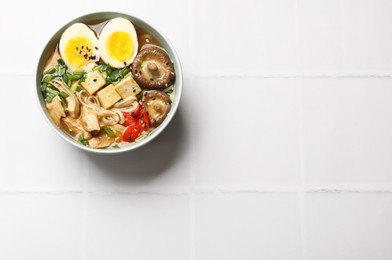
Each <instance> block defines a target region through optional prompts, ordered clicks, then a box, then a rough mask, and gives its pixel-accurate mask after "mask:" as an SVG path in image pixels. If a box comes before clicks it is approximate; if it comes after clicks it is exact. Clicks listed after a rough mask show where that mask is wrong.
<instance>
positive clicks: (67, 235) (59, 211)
mask: <svg viewBox="0 0 392 260" xmlns="http://www.w3.org/2000/svg"><path fill="white" fill-rule="evenodd" d="M0 208H1V210H0V230H1V232H0V259H7V260H8V259H10V260H25V259H41V260H52V259H61V260H66V259H81V256H82V246H81V243H82V200H81V195H78V194H28V193H22V194H0Z"/></svg>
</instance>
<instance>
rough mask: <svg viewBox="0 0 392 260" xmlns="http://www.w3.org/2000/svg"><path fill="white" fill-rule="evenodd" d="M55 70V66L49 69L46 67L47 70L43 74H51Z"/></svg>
mask: <svg viewBox="0 0 392 260" xmlns="http://www.w3.org/2000/svg"><path fill="white" fill-rule="evenodd" d="M55 72H56V68H51V69H48V70H47V71H45V72H44V74H53V73H55Z"/></svg>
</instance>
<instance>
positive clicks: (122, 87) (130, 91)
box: [114, 76, 142, 99]
mask: <svg viewBox="0 0 392 260" xmlns="http://www.w3.org/2000/svg"><path fill="white" fill-rule="evenodd" d="M114 89H115V90H116V91H117V93H118V94H120V96H121V97H122V98H124V99H125V98H127V97H129V96H136V95H137V94H139V93H140V91H142V90H141V88H140V87H139V85H138V84H137V83H136V81H135V80H133V78H132V77H131V76H130V77H128V78H126V79H123V80H121V81H120V82H119V83H118V84H117V85H116V86H115V87H114Z"/></svg>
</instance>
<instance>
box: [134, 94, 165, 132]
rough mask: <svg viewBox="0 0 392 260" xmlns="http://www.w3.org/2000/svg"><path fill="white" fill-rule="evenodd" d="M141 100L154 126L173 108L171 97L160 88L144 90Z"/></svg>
mask: <svg viewBox="0 0 392 260" xmlns="http://www.w3.org/2000/svg"><path fill="white" fill-rule="evenodd" d="M141 102H142V106H143V108H144V110H146V112H147V114H148V117H149V119H150V124H151V126H152V127H157V126H159V125H160V124H161V123H162V122H163V120H165V118H166V116H167V114H168V113H169V111H170V109H171V105H170V97H169V96H168V95H167V94H166V93H164V92H162V91H158V90H149V91H146V92H144V94H143V98H142V100H141Z"/></svg>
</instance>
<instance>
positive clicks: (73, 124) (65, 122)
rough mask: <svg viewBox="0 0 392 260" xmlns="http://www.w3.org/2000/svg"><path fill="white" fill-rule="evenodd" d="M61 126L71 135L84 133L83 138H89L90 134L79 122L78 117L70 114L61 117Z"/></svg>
mask: <svg viewBox="0 0 392 260" xmlns="http://www.w3.org/2000/svg"><path fill="white" fill-rule="evenodd" d="M60 125H61V128H62V129H64V130H66V131H67V132H68V133H69V134H70V135H72V136H78V135H80V134H81V133H83V134H84V139H86V140H88V139H91V137H92V135H91V133H90V132H86V131H85V130H84V129H83V127H82V126H81V124H80V120H79V119H75V118H72V117H70V116H67V117H64V118H62V119H61V123H60Z"/></svg>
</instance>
